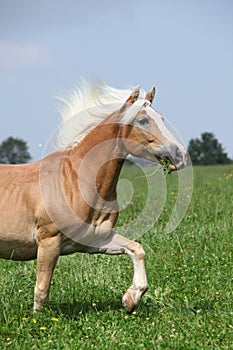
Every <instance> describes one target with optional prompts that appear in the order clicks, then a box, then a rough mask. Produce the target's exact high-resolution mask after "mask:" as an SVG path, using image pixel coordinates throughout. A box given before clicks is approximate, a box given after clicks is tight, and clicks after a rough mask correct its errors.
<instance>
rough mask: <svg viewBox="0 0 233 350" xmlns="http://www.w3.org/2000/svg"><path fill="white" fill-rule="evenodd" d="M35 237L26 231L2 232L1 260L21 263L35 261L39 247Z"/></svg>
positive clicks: (0, 233) (0, 236)
mask: <svg viewBox="0 0 233 350" xmlns="http://www.w3.org/2000/svg"><path fill="white" fill-rule="evenodd" d="M33 236H34V235H33V234H30V233H27V232H25V231H21V232H17V231H15V232H14V233H10V232H8V233H6V232H4V233H3V232H1V231H0V258H3V259H10V260H21V261H24V260H32V259H35V258H36V255H37V245H36V242H35V240H34V238H33Z"/></svg>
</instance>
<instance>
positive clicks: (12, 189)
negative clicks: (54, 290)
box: [0, 82, 186, 312]
mask: <svg viewBox="0 0 233 350" xmlns="http://www.w3.org/2000/svg"><path fill="white" fill-rule="evenodd" d="M154 95H155V88H152V90H151V91H150V92H148V93H145V92H144V91H142V90H141V89H140V86H137V87H136V88H135V89H134V90H133V91H132V90H131V91H130V90H118V89H114V88H110V87H108V86H106V85H104V84H91V83H87V82H84V83H83V86H82V89H79V90H76V91H74V93H73V94H72V95H70V96H68V97H62V98H60V100H61V101H62V102H63V107H62V108H61V115H62V118H63V122H62V123H61V126H60V127H59V129H58V136H57V141H58V149H57V150H56V151H54V152H52V153H51V154H49V155H48V156H46V157H44V158H43V159H42V160H39V161H36V162H34V163H31V164H22V165H9V164H1V165H0V257H1V258H4V259H10V260H21V261H24V260H25V261H26V260H32V259H37V278H36V285H35V291H34V310H37V309H39V308H40V307H41V306H42V305H43V304H44V302H45V300H46V299H47V297H48V295H49V290H50V283H51V279H52V274H53V271H54V268H55V265H56V262H57V259H58V257H59V255H67V254H72V253H74V252H85V253H101V254H110V255H114V254H128V255H129V256H130V258H131V259H132V261H133V266H134V276H133V283H132V286H130V287H129V288H128V290H127V291H126V293H125V294H124V295H123V298H122V303H123V306H124V307H125V308H126V310H127V312H132V310H133V309H134V307H135V306H136V305H138V303H139V301H140V299H141V297H142V295H143V294H144V293H145V292H146V290H147V288H148V285H147V278H146V271H145V265H144V260H145V253H144V250H143V248H142V247H141V245H140V244H139V243H136V242H134V241H131V240H129V239H127V238H126V237H124V236H121V235H120V234H118V233H116V232H115V231H114V230H113V228H114V226H115V224H116V221H117V218H118V205H117V192H116V186H117V181H118V178H119V175H120V171H121V168H122V165H123V163H124V160H125V158H126V157H127V155H129V154H132V155H134V156H137V157H142V158H145V159H148V160H150V161H154V162H158V161H160V160H162V159H164V158H168V159H169V160H170V162H171V169H173V170H176V169H177V170H178V169H180V168H182V167H183V166H184V165H185V159H186V153H185V150H184V148H183V147H182V145H181V144H180V143H179V142H178V141H177V140H176V139H175V137H174V136H173V135H172V134H171V133H170V132H169V131H168V130H167V128H166V127H165V125H164V123H163V118H162V116H161V115H160V114H158V113H157V112H156V111H155V110H154V109H152V107H151V104H152V102H153V99H154Z"/></svg>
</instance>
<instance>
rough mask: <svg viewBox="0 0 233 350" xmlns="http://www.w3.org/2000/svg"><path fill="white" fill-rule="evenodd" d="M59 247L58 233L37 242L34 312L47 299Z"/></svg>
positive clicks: (59, 236) (59, 238) (59, 235)
mask: <svg viewBox="0 0 233 350" xmlns="http://www.w3.org/2000/svg"><path fill="white" fill-rule="evenodd" d="M60 245H61V234H60V233H58V234H57V235H55V236H53V237H47V238H43V239H41V240H40V241H39V242H38V251H37V277H36V286H35V291H34V310H37V309H39V308H40V307H41V306H43V304H44V302H45V301H46V299H47V298H48V295H49V290H50V284H51V279H52V275H53V271H54V268H55V265H56V262H57V259H58V257H59V255H60Z"/></svg>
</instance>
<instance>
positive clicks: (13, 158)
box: [0, 137, 31, 164]
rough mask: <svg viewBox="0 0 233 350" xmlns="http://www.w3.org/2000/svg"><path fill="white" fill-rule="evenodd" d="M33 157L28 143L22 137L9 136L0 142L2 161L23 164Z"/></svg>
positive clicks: (0, 159)
mask: <svg viewBox="0 0 233 350" xmlns="http://www.w3.org/2000/svg"><path fill="white" fill-rule="evenodd" d="M30 159H31V156H30V154H29V152H28V146H27V143H26V142H25V141H23V140H21V139H17V138H13V137H8V139H6V140H5V141H3V142H2V143H1V144H0V163H4V164H21V163H27V162H28V161H29V160H30Z"/></svg>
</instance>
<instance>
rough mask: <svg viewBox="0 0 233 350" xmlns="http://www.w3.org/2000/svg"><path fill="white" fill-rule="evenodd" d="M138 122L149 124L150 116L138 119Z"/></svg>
mask: <svg viewBox="0 0 233 350" xmlns="http://www.w3.org/2000/svg"><path fill="white" fill-rule="evenodd" d="M138 124H140V125H146V124H149V118H147V117H142V118H140V119H138Z"/></svg>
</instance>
